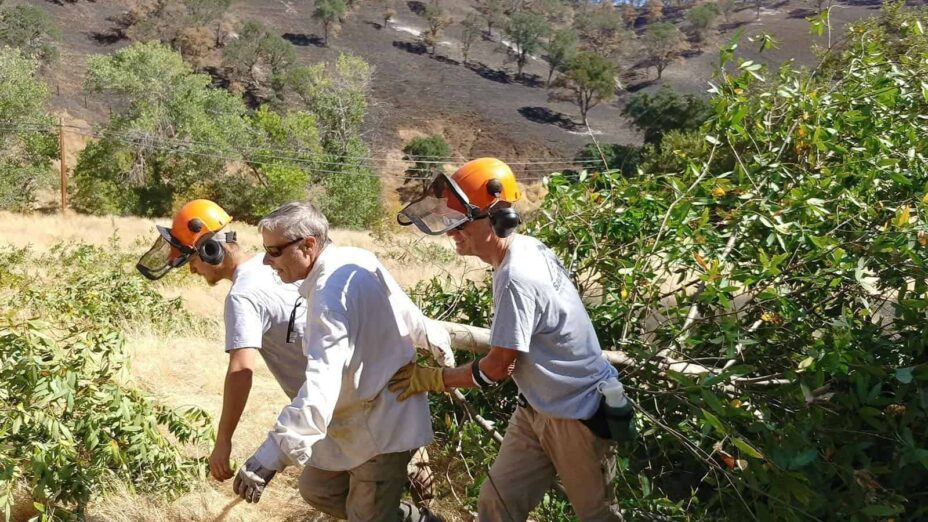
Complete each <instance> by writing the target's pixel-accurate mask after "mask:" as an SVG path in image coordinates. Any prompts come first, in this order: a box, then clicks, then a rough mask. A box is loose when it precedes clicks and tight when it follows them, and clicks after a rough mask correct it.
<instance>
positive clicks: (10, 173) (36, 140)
mask: <svg viewBox="0 0 928 522" xmlns="http://www.w3.org/2000/svg"><path fill="white" fill-rule="evenodd" d="M20 7H26V6H20ZM17 9H18V8H14V9H13V11H15V10H17ZM30 9H33V8H30ZM7 11H10V10H9V9H8V10H7ZM7 14H9V13H7ZM2 16H4V15H2V14H0V18H2ZM38 67H39V64H38V62H37V61H36V59H34V58H30V57H28V56H26V55H24V54H23V53H22V52H21V51H20V50H18V49H14V48H11V47H3V48H0V121H2V122H3V128H0V209H4V210H26V209H29V208H30V207H31V206H32V205H33V204H34V203H35V199H36V192H37V191H38V190H39V189H41V188H47V187H50V186H51V185H52V181H51V178H52V177H51V175H50V173H51V169H50V167H51V159H52V158H53V157H55V156H56V155H57V154H58V142H57V140H56V139H55V137H54V136H53V135H51V134H49V133H48V130H49V128H50V124H51V118H50V116H49V114H48V113H47V112H45V107H44V105H45V101H46V100H47V99H48V87H46V85H45V83H44V82H42V81H41V80H40V79H39V78H38V77H37V70H38Z"/></svg>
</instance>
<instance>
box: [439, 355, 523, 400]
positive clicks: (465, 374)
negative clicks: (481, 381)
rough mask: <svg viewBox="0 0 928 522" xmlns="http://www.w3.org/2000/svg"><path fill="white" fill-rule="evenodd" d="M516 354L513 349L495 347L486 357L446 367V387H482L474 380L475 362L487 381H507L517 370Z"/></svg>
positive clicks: (443, 378) (443, 379) (444, 378)
mask: <svg viewBox="0 0 928 522" xmlns="http://www.w3.org/2000/svg"><path fill="white" fill-rule="evenodd" d="M515 356H516V353H515V352H514V351H512V350H506V349H503V348H496V347H494V348H493V349H492V350H491V351H490V353H489V354H488V355H487V356H486V357H483V358H481V359H477V360H476V361H473V362H469V363H467V364H464V365H462V366H458V367H457V368H446V369H445V370H444V371H443V372H442V381H443V382H444V384H445V389H446V390H450V389H451V388H478V387H480V386H478V384H477V383H476V382H474V365H475V364H477V365H479V370H480V372H481V374H482V375H483V377H485V379H486V380H487V381H490V382H502V381H505V380H506V379H508V378H509V377H510V376H512V372H513V371H514V370H515Z"/></svg>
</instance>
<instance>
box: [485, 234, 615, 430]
mask: <svg viewBox="0 0 928 522" xmlns="http://www.w3.org/2000/svg"><path fill="white" fill-rule="evenodd" d="M493 305H494V313H493V324H492V326H491V328H490V344H492V345H493V346H498V347H501V348H509V349H512V350H517V351H518V352H519V354H518V356H517V358H516V368H515V372H514V373H513V375H512V378H513V379H514V380H515V382H516V384H517V385H518V386H519V391H520V392H522V395H524V396H525V398H526V400H528V403H529V404H530V405H531V406H532V408H534V409H536V410H538V411H540V412H542V413H544V414H546V415H550V416H552V417H556V418H562V419H587V418H589V417H591V416H592V415H593V414H594V413H595V412H596V409H597V408H598V407H599V402H600V398H601V397H602V396H601V395H600V393H599V392H598V391H597V390H596V385H597V383H599V382H600V381H602V380H606V379H609V378H610V377H614V376H618V371H617V370H616V369H615V368H613V367H612V365H610V364H609V362H608V361H606V359H605V358H603V354H602V350H601V349H600V346H599V340H598V339H597V338H596V332H595V331H594V330H593V323H592V322H591V321H590V316H589V314H587V312H586V308H585V307H584V306H583V302H582V301H581V300H580V294H579V293H578V292H577V289H576V288H575V287H574V285H573V282H571V280H570V277H569V276H568V274H567V271H566V270H565V269H564V267H563V265H561V263H560V261H559V260H558V259H557V256H555V255H554V252H552V251H551V249H549V248H548V247H546V246H545V245H543V244H542V243H541V242H540V241H538V240H537V239H535V238H533V237H529V236H523V235H516V236H514V237H513V239H512V242H511V243H510V244H509V251H508V252H507V253H506V257H505V258H504V259H503V262H502V264H500V266H499V269H498V270H496V272H495V273H494V274H493Z"/></svg>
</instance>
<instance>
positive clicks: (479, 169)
mask: <svg viewBox="0 0 928 522" xmlns="http://www.w3.org/2000/svg"><path fill="white" fill-rule="evenodd" d="M451 179H452V180H453V181H454V182H455V184H457V186H458V187H459V188H460V189H461V192H463V193H464V195H466V196H467V199H468V201H469V202H470V204H472V205H474V206H476V207H477V208H479V209H480V210H483V211H486V210H487V209H488V208H489V207H490V205H493V204H495V203H497V202H499V201H504V202H506V203H510V204H512V203H515V202H516V201H518V200H519V199H520V198H521V197H522V193H521V192H519V187H518V185H517V184H516V176H515V175H514V174H513V173H512V169H510V168H509V165H506V164H505V163H503V162H502V161H500V160H498V159H496V158H478V159H475V160H471V161H468V162H467V163H465V164H463V165H461V167H460V168H459V169H458V170H456V171H454V174H452V175H451Z"/></svg>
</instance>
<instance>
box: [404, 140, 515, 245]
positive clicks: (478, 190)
mask: <svg viewBox="0 0 928 522" xmlns="http://www.w3.org/2000/svg"><path fill="white" fill-rule="evenodd" d="M520 197H522V194H521V193H520V192H519V187H518V185H517V183H516V177H515V175H514V174H513V173H512V169H510V168H509V165H506V164H505V163H503V162H502V161H500V160H498V159H496V158H479V159H475V160H472V161H469V162H467V163H465V164H464V165H462V166H461V167H460V168H459V169H458V170H456V171H455V173H454V174H453V175H451V177H449V176H448V175H446V174H445V173H443V172H440V173H438V174H436V175H435V177H434V178H432V181H431V183H430V184H429V186H428V187H427V188H426V190H425V191H424V193H423V194H422V196H421V197H419V198H418V199H416V200H415V201H413V202H411V203H410V204H408V205H406V206H405V207H404V208H403V209H402V210H400V212H399V214H398V215H397V221H398V222H399V223H400V224H401V225H404V226H405V225H413V224H414V225H416V227H417V228H418V229H419V230H421V231H422V232H424V233H426V234H430V235H438V234H444V233H446V232H448V231H449V230H451V229H454V228H459V227H461V226H463V225H464V224H465V223H467V222H468V221H474V220H476V219H483V218H489V219H490V222H491V223H492V224H493V229H494V231H495V232H496V234H497V235H498V236H500V237H506V236H508V235H509V234H511V233H512V232H513V231H514V230H515V228H516V226H518V225H519V223H521V220H520V218H519V215H518V213H516V211H515V210H514V209H513V208H512V204H513V203H515V202H516V201H517V200H518V199H519V198H520Z"/></svg>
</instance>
